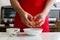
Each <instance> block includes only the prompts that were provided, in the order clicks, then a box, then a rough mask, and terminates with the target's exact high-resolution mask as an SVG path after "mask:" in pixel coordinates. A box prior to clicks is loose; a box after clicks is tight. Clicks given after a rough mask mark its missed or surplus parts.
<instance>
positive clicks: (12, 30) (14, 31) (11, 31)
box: [6, 28, 20, 36]
mask: <svg viewBox="0 0 60 40" xmlns="http://www.w3.org/2000/svg"><path fill="white" fill-rule="evenodd" d="M6 32H7V33H8V35H10V36H13V35H17V34H18V33H20V29H19V28H7V29H6Z"/></svg>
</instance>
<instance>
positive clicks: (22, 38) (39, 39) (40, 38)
mask: <svg viewBox="0 0 60 40" xmlns="http://www.w3.org/2000/svg"><path fill="white" fill-rule="evenodd" d="M0 40H60V32H43V33H41V34H40V35H37V36H31V35H25V33H20V34H19V36H15V37H9V35H8V34H7V33H6V32H0Z"/></svg>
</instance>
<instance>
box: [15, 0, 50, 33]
mask: <svg viewBox="0 0 60 40" xmlns="http://www.w3.org/2000/svg"><path fill="white" fill-rule="evenodd" d="M46 1H47V0H18V2H19V4H20V5H21V7H22V8H23V9H24V10H25V11H27V12H29V13H30V14H31V15H32V16H35V15H37V14H38V13H41V12H42V11H43V9H44V7H45V4H46ZM48 24H49V23H48V16H47V17H46V20H45V23H44V24H43V25H42V26H39V28H42V29H43V32H49V31H50V30H49V25H48ZM14 27H15V28H20V29H21V30H20V31H23V28H28V27H27V26H26V25H24V24H22V22H21V20H20V18H19V14H18V13H16V16H15V20H14Z"/></svg>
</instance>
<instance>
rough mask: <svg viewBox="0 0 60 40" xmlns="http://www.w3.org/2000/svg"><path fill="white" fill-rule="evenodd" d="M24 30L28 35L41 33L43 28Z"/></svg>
mask: <svg viewBox="0 0 60 40" xmlns="http://www.w3.org/2000/svg"><path fill="white" fill-rule="evenodd" d="M23 30H24V33H26V34H28V35H39V34H40V33H41V32H42V30H43V29H41V28H25V29H23Z"/></svg>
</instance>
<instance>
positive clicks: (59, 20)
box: [0, 0, 60, 32]
mask: <svg viewBox="0 0 60 40" xmlns="http://www.w3.org/2000/svg"><path fill="white" fill-rule="evenodd" d="M15 13H16V11H15V10H14V9H13V8H12V6H11V4H10V0H0V32H5V31H6V28H13V26H14V17H15ZM48 16H49V27H50V32H60V0H56V1H55V3H54V5H53V6H52V8H51V11H50V12H49V14H48Z"/></svg>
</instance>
